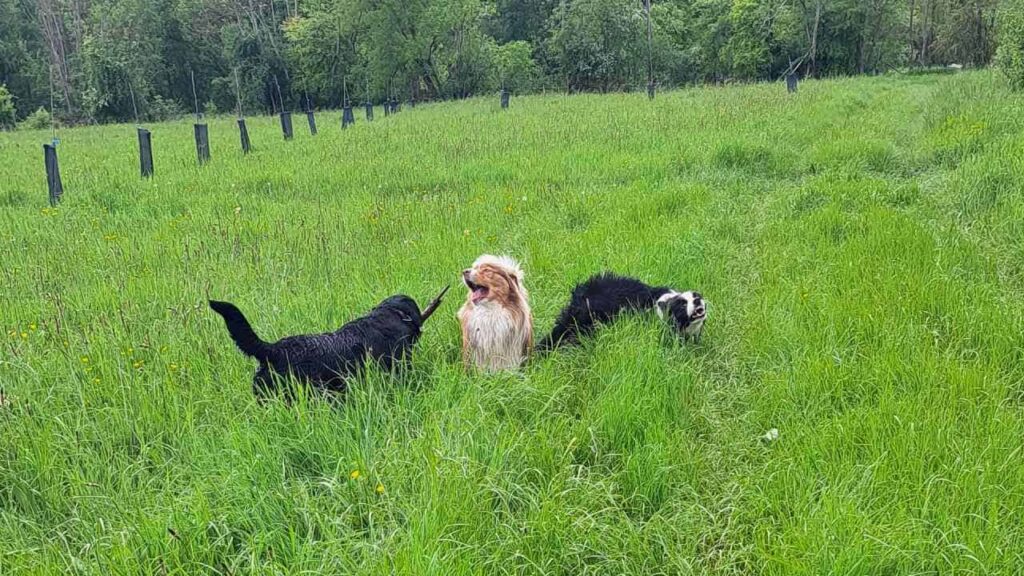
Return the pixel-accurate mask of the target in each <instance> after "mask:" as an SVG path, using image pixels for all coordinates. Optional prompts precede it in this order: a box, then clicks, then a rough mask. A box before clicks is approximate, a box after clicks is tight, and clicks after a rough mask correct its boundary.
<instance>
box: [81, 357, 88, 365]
mask: <svg viewBox="0 0 1024 576" xmlns="http://www.w3.org/2000/svg"><path fill="white" fill-rule="evenodd" d="M88 363H89V357H88V356H82V364H88Z"/></svg>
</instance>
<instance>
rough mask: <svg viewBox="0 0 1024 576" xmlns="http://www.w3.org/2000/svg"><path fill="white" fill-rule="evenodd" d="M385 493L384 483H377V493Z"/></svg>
mask: <svg viewBox="0 0 1024 576" xmlns="http://www.w3.org/2000/svg"><path fill="white" fill-rule="evenodd" d="M383 493H384V485H383V484H377V494H383Z"/></svg>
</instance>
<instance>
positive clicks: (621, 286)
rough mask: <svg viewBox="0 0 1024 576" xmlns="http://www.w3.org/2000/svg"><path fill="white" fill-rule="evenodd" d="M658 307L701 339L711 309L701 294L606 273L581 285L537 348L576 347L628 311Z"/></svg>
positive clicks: (660, 313)
mask: <svg viewBox="0 0 1024 576" xmlns="http://www.w3.org/2000/svg"><path fill="white" fill-rule="evenodd" d="M651 308H657V310H658V316H659V317H661V318H663V319H667V320H668V321H669V322H670V324H672V326H673V328H674V329H676V330H677V331H678V332H680V333H681V334H682V335H685V336H699V335H700V331H701V328H702V327H703V325H704V318H705V316H706V314H707V308H706V306H705V303H704V299H703V297H702V296H701V295H700V294H699V293H697V292H683V293H679V292H676V291H674V290H672V289H671V288H664V287H654V286H648V285H647V284H644V283H643V282H641V281H639V280H637V279H635V278H627V277H625V276H619V275H617V274H613V273H611V272H605V273H602V274H598V275H596V276H593V277H591V278H590V279H589V280H587V281H586V282H583V283H582V284H578V285H577V286H576V288H574V289H573V291H572V297H571V298H570V299H569V303H568V304H567V305H566V306H565V308H563V309H562V312H561V313H560V314H559V315H558V319H557V320H556V321H555V327H554V328H553V329H552V330H551V334H549V335H548V336H547V337H546V338H544V339H543V340H541V342H540V344H538V345H537V350H538V351H540V352H545V351H549V350H553V349H555V348H558V347H559V346H561V345H570V344H576V343H578V342H579V339H580V337H581V336H585V335H588V334H591V333H593V332H594V330H596V329H597V326H598V325H599V324H607V323H609V322H611V321H613V320H615V318H617V317H618V316H619V315H620V314H623V313H625V312H640V311H644V310H650V309H651Z"/></svg>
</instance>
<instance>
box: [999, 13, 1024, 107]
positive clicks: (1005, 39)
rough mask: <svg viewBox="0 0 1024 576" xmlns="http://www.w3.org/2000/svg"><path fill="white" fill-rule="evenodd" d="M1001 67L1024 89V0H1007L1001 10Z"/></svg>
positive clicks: (1011, 82) (1014, 83)
mask: <svg viewBox="0 0 1024 576" xmlns="http://www.w3.org/2000/svg"><path fill="white" fill-rule="evenodd" d="M998 62H999V67H1000V68H1001V69H1002V71H1003V73H1005V74H1006V77H1007V78H1008V79H1009V81H1010V85H1012V86H1013V87H1014V88H1015V89H1018V90H1024V0H1006V1H1005V2H1004V4H1003V6H1002V9H1001V10H1000V12H999V55H998Z"/></svg>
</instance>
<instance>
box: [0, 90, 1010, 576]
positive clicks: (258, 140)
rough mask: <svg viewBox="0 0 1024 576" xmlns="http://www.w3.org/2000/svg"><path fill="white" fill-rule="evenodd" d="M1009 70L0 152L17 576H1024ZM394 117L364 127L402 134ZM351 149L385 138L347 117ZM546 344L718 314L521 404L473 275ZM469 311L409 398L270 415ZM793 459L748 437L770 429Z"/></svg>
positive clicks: (574, 360) (16, 137)
mask: <svg viewBox="0 0 1024 576" xmlns="http://www.w3.org/2000/svg"><path fill="white" fill-rule="evenodd" d="M1022 103H1024V102H1022V100H1021V99H1019V98H1017V97H1014V96H1012V95H1011V94H1010V93H1009V92H1007V91H1006V88H1005V87H1004V84H1003V82H1002V81H1001V79H1000V78H999V77H998V76H997V75H996V74H994V73H990V72H975V73H964V74H960V75H949V76H918V77H903V76H889V77H879V78H873V79H853V80H841V81H818V82H807V83H805V84H803V85H802V86H801V91H800V93H799V94H798V95H796V96H795V97H789V96H787V95H786V94H785V90H784V87H782V86H780V85H777V84H776V85H753V86H742V87H731V88H702V89H692V90H685V91H679V92H672V93H665V94H661V95H659V97H658V99H657V100H656V101H655V102H654V103H649V102H647V100H646V98H645V96H643V95H609V96H573V97H564V96H547V97H532V98H521V99H515V100H514V101H513V107H512V109H511V110H509V111H507V112H502V111H501V110H499V109H498V106H497V99H496V98H494V99H487V100H472V101H467V102H459V103H448V104H437V105H431V106H423V107H418V108H416V109H415V110H411V111H409V110H406V111H403V112H402V113H401V114H400V115H399V116H397V117H392V118H387V119H385V118H383V117H380V118H378V121H377V122H375V123H372V124H366V123H364V122H361V121H360V122H359V123H358V124H357V125H356V126H355V127H354V128H353V129H350V130H348V131H346V132H342V131H341V130H340V128H339V126H338V118H339V114H338V113H332V114H324V115H321V116H320V128H321V133H320V135H319V136H316V137H310V136H309V135H308V132H307V131H306V130H305V125H304V119H303V118H301V117H297V118H296V138H295V140H293V141H291V142H285V141H283V140H282V138H281V135H280V130H279V128H278V127H277V124H276V120H275V119H268V118H263V119H257V118H253V119H250V133H251V135H252V139H253V143H254V146H255V147H256V150H255V152H254V153H253V154H252V155H250V156H249V157H243V156H242V155H241V154H240V152H239V151H238V138H237V132H236V129H235V127H234V121H233V119H231V118H224V119H216V120H212V121H211V127H210V131H211V140H212V150H213V161H212V162H211V163H210V164H209V165H207V166H205V167H203V168H198V167H196V165H195V156H194V154H195V152H194V148H193V144H192V141H191V138H192V135H191V126H190V123H189V122H187V121H186V122H181V123H173V124H161V125H153V126H150V128H151V129H152V131H153V134H154V135H153V141H154V153H155V157H156V177H155V178H153V179H152V180H149V181H143V180H141V179H140V178H139V177H138V164H137V162H138V161H137V157H136V151H135V135H134V130H133V128H132V127H130V126H105V127H95V128H83V129H73V130H63V131H61V132H60V134H59V136H60V137H61V139H62V143H61V145H60V147H59V150H60V155H61V158H60V160H61V169H62V172H63V176H64V184H65V189H66V193H65V200H64V202H63V203H62V204H61V205H60V206H59V207H58V208H56V209H50V208H47V207H46V206H47V204H46V190H45V176H44V174H43V172H42V165H43V163H42V150H41V146H40V144H41V143H42V142H43V141H45V140H47V139H48V138H49V134H48V133H24V132H22V133H13V134H0V205H2V210H0V262H2V264H0V281H2V290H0V325H2V326H0V327H2V329H3V333H2V334H0V337H2V338H3V340H2V341H0V342H2V346H0V386H2V388H3V390H4V393H5V406H4V407H2V408H0V574H5V575H6V574H125V575H128V574H131V575H135V574H159V575H163V574H181V575H194V574H249V573H258V574H327V573H334V574H352V573H357V574H364V573H365V574H414V575H421V574H566V575H579V574H698V573H725V574H729V573H732V574H825V573H835V574H953V573H961V574H997V573H1007V574H1008V573H1019V570H1020V567H1021V565H1022V564H1024V525H1022V518H1024V452H1022V441H1024V366H1022V364H1024V252H1022V250H1024V130H1022V128H1024V107H1022ZM378 112H379V111H378ZM360 120H361V118H360ZM483 252H493V253H508V254H511V255H514V256H516V257H518V258H519V259H521V261H522V262H523V264H524V267H525V269H526V273H527V278H526V283H527V287H528V288H529V289H530V291H531V296H532V301H533V305H534V313H535V319H536V324H537V326H538V328H539V331H540V332H544V331H545V330H547V329H549V328H550V327H551V324H552V322H553V320H554V317H555V314H556V312H557V310H558V308H559V307H560V306H561V305H562V304H563V303H564V301H565V300H566V298H567V296H568V293H569V289H570V288H571V286H572V285H573V284H574V283H575V282H577V281H579V280H581V279H583V278H585V277H586V276H587V275H588V274H590V273H592V272H595V271H598V270H602V269H611V270H615V271H619V272H623V273H629V274H633V275H637V276H639V277H641V278H643V279H646V280H648V281H651V282H657V283H666V284H670V285H672V286H675V287H678V288H696V289H700V290H701V291H702V292H703V293H704V294H705V296H706V297H707V298H708V299H709V301H710V303H711V308H710V317H709V321H708V325H707V329H706V331H705V334H704V339H703V341H702V342H701V343H700V344H699V345H680V344H679V343H677V342H675V341H674V340H673V339H672V338H670V337H669V336H668V335H667V334H666V332H665V331H664V330H663V328H662V326H661V325H660V324H659V323H658V321H657V320H656V319H655V318H654V317H652V316H641V317H634V318H630V319H628V320H627V321H625V322H622V323H620V324H617V325H616V326H614V327H611V328H609V329H606V330H604V331H602V332H601V333H600V334H599V335H598V336H597V337H596V338H594V339H593V340H592V341H591V342H589V343H588V344H587V345H585V346H583V347H581V348H579V349H575V350H571V351H567V352H565V353H560V354H557V355H555V356H552V357H548V358H544V359H541V360H539V361H537V362H535V363H533V364H532V365H531V366H529V367H528V368H526V369H525V370H523V372H522V373H521V374H513V375H504V376H493V377H485V376H472V375H466V374H464V373H463V371H462V369H461V366H460V364H459V348H460V342H459V330H458V326H457V323H456V321H455V319H454V315H455V312H456V310H457V308H458V306H459V305H460V303H461V302H460V301H461V299H462V298H463V297H464V289H463V288H462V287H460V286H458V285H457V282H458V273H459V271H460V270H461V269H462V268H464V267H466V266H467V265H468V264H469V263H471V262H472V260H473V259H474V258H475V257H476V256H477V255H479V254H480V253H483ZM447 283H452V284H454V286H453V293H452V296H451V297H450V298H449V300H448V302H447V303H446V304H445V306H444V307H443V308H442V310H441V313H440V314H439V315H438V316H437V318H436V319H435V320H432V321H431V324H428V326H427V330H426V334H425V336H424V337H423V339H422V340H421V341H420V344H419V345H418V347H417V352H416V356H415V358H414V363H413V364H414V368H413V370H411V371H409V372H407V373H405V374H403V375H400V376H395V377H392V376H389V375H384V374H375V375H371V376H370V377H368V378H367V379H365V380H362V381H359V382H356V383H354V384H353V386H352V391H351V393H350V395H349V397H348V400H347V403H346V404H345V405H344V406H342V407H340V408H338V407H332V406H330V405H328V404H326V403H322V402H316V401H312V400H310V401H306V402H300V403H299V404H298V405H296V406H294V407H292V408H288V407H286V406H284V405H282V404H281V403H276V402H272V403H270V404H268V405H260V404H259V403H257V402H256V401H255V400H254V399H253V397H252V395H251V393H250V379H251V376H252V371H253V368H254V364H253V363H252V362H251V361H249V360H247V359H245V358H243V357H242V355H241V354H239V353H238V352H237V351H236V350H235V348H234V347H233V345H232V343H231V341H230V340H229V339H228V336H227V334H226V331H225V329H224V326H223V323H222V322H221V321H220V318H219V317H217V316H215V315H214V314H213V313H212V312H210V311H209V310H208V309H207V308H206V305H205V301H206V299H207V298H208V297H216V298H218V299H225V300H230V301H233V302H235V303H237V304H238V305H239V306H240V307H241V308H242V310H243V311H245V312H246V313H247V314H248V316H249V317H250V319H251V320H252V321H253V324H254V325H255V327H256V329H257V331H258V332H259V333H260V334H261V335H262V336H264V337H265V338H267V339H272V338H277V337H281V336H284V335H288V334H293V333H297V332H311V331H319V330H327V329H332V328H334V327H336V326H339V325H340V324H342V323H343V322H345V321H346V320H347V319H350V318H352V317H354V316H357V315H359V314H361V313H363V312H365V311H366V310H367V309H369V308H370V307H371V306H373V305H374V304H376V303H377V302H378V301H380V300H381V299H383V298H384V297H385V296H388V295H390V294H393V293H397V292H403V293H406V294H409V295H411V296H413V297H415V298H417V299H418V300H419V301H421V302H423V301H426V300H427V299H429V298H430V297H431V296H433V295H434V294H435V293H436V292H437V291H438V290H439V289H440V288H441V287H442V286H444V285H445V284H447ZM773 428H776V429H778V431H779V437H778V439H777V440H775V441H774V442H766V441H764V440H762V436H763V435H764V434H765V433H766V432H767V431H769V430H770V429H773Z"/></svg>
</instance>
